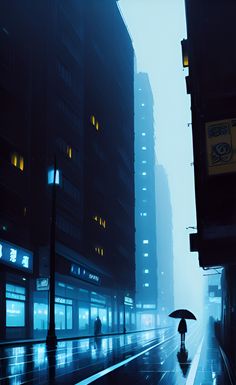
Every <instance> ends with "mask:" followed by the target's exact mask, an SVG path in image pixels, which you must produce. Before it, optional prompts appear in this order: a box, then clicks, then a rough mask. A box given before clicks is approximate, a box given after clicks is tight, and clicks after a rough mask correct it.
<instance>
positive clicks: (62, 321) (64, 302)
mask: <svg viewBox="0 0 236 385" xmlns="http://www.w3.org/2000/svg"><path fill="white" fill-rule="evenodd" d="M72 323H73V322H72V300H71V299H66V298H61V297H56V298H55V324H56V329H59V330H65V329H67V330H70V329H72V326H73V325H72Z"/></svg>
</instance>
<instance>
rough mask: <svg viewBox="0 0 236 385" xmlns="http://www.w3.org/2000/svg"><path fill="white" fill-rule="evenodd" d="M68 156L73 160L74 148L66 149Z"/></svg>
mask: <svg viewBox="0 0 236 385" xmlns="http://www.w3.org/2000/svg"><path fill="white" fill-rule="evenodd" d="M66 154H67V156H68V157H69V158H70V159H71V158H72V147H71V146H67V148H66Z"/></svg>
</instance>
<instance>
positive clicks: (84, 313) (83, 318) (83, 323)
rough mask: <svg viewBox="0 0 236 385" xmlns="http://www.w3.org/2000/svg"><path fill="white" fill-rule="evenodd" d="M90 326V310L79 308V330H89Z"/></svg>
mask: <svg viewBox="0 0 236 385" xmlns="http://www.w3.org/2000/svg"><path fill="white" fill-rule="evenodd" d="M88 326H89V312H88V309H86V308H82V307H80V308H79V330H86V331H88Z"/></svg>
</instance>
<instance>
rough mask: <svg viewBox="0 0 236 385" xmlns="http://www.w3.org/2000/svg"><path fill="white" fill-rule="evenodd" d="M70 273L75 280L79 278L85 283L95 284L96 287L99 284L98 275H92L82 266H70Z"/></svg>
mask: <svg viewBox="0 0 236 385" xmlns="http://www.w3.org/2000/svg"><path fill="white" fill-rule="evenodd" d="M70 272H71V274H72V275H74V276H75V277H77V278H80V279H82V280H84V281H87V282H92V283H95V284H96V285H100V284H101V278H100V277H99V275H97V274H95V273H93V272H92V271H90V270H87V269H85V268H84V267H83V266H80V265H75V264H74V263H73V264H71V268H70Z"/></svg>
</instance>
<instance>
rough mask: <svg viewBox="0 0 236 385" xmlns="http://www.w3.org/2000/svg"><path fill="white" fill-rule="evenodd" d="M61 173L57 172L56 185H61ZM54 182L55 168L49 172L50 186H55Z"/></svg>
mask: <svg viewBox="0 0 236 385" xmlns="http://www.w3.org/2000/svg"><path fill="white" fill-rule="evenodd" d="M60 179H61V178H60V172H59V170H56V175H55V184H60ZM53 182H54V168H50V169H49V170H48V184H53Z"/></svg>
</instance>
